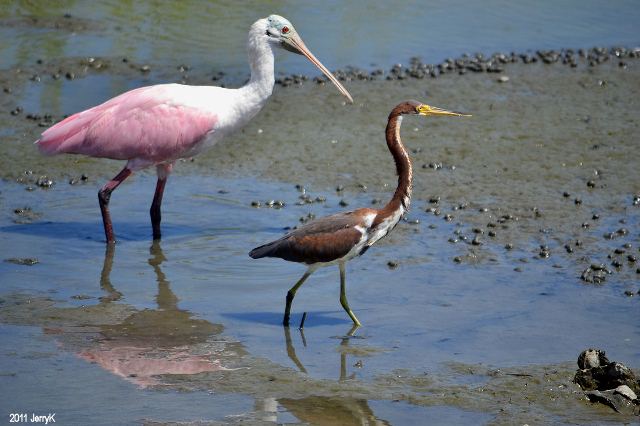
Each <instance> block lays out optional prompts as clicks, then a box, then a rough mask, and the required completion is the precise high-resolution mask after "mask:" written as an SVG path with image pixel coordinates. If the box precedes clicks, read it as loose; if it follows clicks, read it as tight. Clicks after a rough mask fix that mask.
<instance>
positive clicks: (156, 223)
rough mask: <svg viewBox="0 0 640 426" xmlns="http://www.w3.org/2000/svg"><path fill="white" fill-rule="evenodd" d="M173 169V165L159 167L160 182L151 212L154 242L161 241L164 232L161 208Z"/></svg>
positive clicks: (157, 185) (157, 184)
mask: <svg viewBox="0 0 640 426" xmlns="http://www.w3.org/2000/svg"><path fill="white" fill-rule="evenodd" d="M171 169H172V166H171V165H166V164H160V165H158V166H157V170H158V182H157V183H156V192H155V194H154V195H153V202H152V203H151V209H150V210H149V213H150V214H151V227H152V228H153V239H154V240H159V239H160V238H161V237H162V232H161V231H160V221H161V220H162V215H161V214H160V206H161V205H162V195H163V194H164V187H165V185H166V184H167V178H168V177H169V173H171Z"/></svg>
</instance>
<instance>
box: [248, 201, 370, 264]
mask: <svg viewBox="0 0 640 426" xmlns="http://www.w3.org/2000/svg"><path fill="white" fill-rule="evenodd" d="M366 214H369V209H360V210H356V211H353V212H346V213H338V214H334V215H331V216H326V217H323V218H320V219H317V220H314V221H311V222H309V223H307V224H305V225H303V226H301V227H300V228H298V229H295V230H293V231H292V232H290V233H288V234H287V235H285V236H284V237H282V238H280V239H278V240H276V241H272V242H270V243H268V244H265V245H263V246H260V247H257V248H255V249H253V250H252V251H251V252H250V253H249V255H250V256H251V257H253V258H254V259H258V258H261V257H279V258H281V259H284V260H289V261H292V262H301V263H307V264H311V263H317V262H331V261H333V260H336V259H340V258H342V257H344V256H346V255H347V254H348V253H349V252H350V251H351V249H353V248H354V247H355V246H356V245H357V244H358V243H359V242H360V241H361V240H362V238H363V237H364V234H363V233H364V231H365V225H364V224H365V222H366V221H365V216H364V215H366Z"/></svg>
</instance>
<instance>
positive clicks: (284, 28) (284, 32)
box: [280, 27, 289, 34]
mask: <svg viewBox="0 0 640 426" xmlns="http://www.w3.org/2000/svg"><path fill="white" fill-rule="evenodd" d="M280 32H281V33H282V34H287V33H288V32H289V27H282V30H280Z"/></svg>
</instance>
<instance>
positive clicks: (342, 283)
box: [338, 262, 361, 326]
mask: <svg viewBox="0 0 640 426" xmlns="http://www.w3.org/2000/svg"><path fill="white" fill-rule="evenodd" d="M338 266H339V267H340V304H341V305H342V308H343V309H344V310H345V311H346V312H347V314H349V317H350V318H351V321H353V323H354V324H355V325H356V326H360V325H361V324H360V321H358V318H356V316H355V314H354V313H353V312H352V311H351V308H350V307H349V302H348V301H347V285H346V274H345V270H344V262H340V263H339V264H338Z"/></svg>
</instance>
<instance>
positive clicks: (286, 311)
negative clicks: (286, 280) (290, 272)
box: [282, 268, 315, 327]
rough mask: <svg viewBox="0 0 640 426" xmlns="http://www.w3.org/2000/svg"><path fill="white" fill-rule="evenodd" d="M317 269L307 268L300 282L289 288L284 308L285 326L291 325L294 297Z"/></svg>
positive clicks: (283, 323)
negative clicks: (290, 318)
mask: <svg viewBox="0 0 640 426" xmlns="http://www.w3.org/2000/svg"><path fill="white" fill-rule="evenodd" d="M314 270H315V269H311V268H309V269H307V272H305V273H304V275H302V278H300V279H299V280H298V282H297V283H296V284H295V285H294V286H293V287H291V289H289V291H288V292H287V306H286V307H285V309H284V319H283V320H282V325H284V326H285V327H289V317H290V316H291V315H290V314H291V303H292V302H293V298H294V297H295V296H296V291H298V289H299V288H300V286H301V285H302V284H304V282H305V281H306V280H307V278H309V275H311V274H313V271H314Z"/></svg>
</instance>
